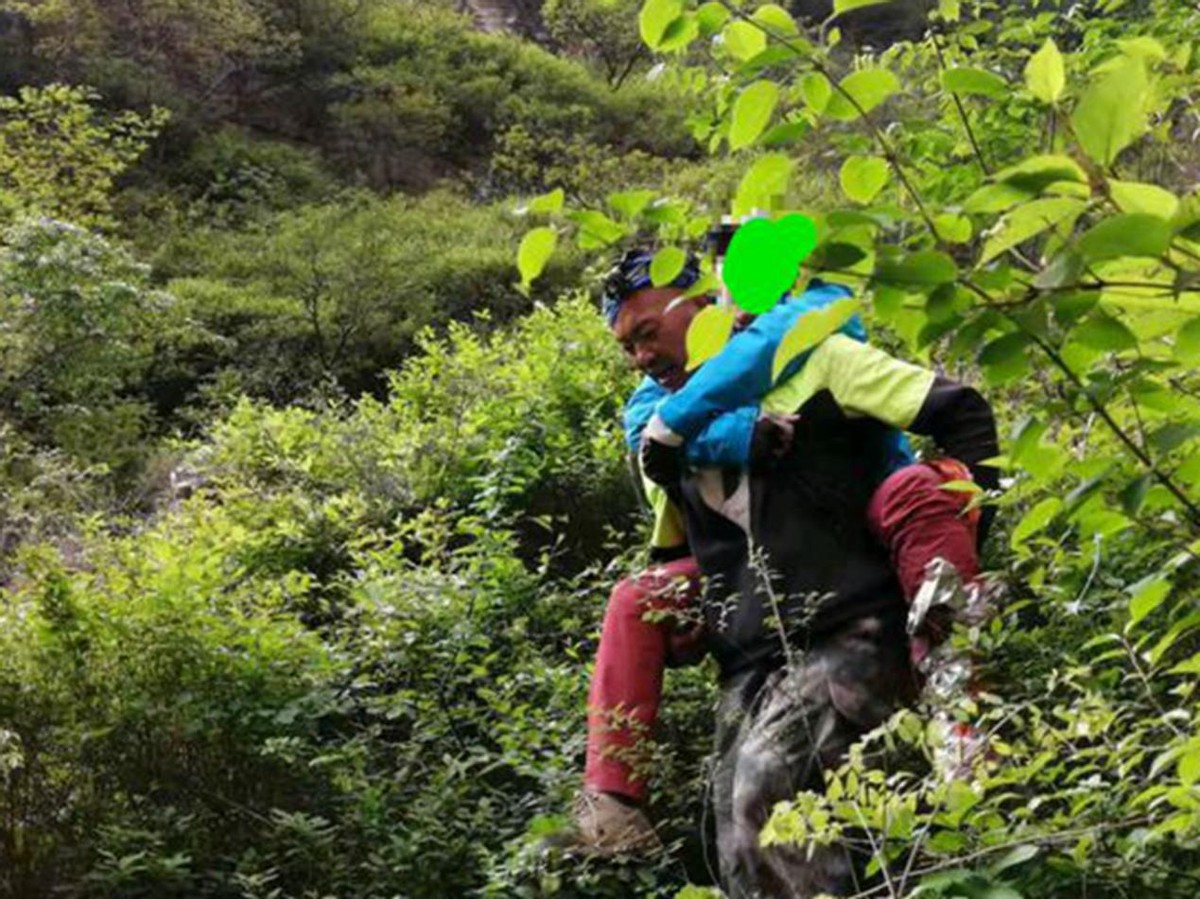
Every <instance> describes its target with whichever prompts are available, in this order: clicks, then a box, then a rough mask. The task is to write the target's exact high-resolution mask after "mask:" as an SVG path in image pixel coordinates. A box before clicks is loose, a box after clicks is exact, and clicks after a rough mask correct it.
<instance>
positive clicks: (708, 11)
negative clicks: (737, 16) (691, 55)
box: [696, 0, 732, 37]
mask: <svg viewBox="0 0 1200 899" xmlns="http://www.w3.org/2000/svg"><path fill="white" fill-rule="evenodd" d="M730 15H732V13H730V12H729V10H728V9H726V8H725V7H724V6H722V5H721V4H720V3H717V2H716V0H712V2H710V3H705V4H704V5H703V6H701V7H700V8H699V9H697V10H696V24H697V25H698V26H699V28H700V34H701V36H703V37H711V36H712V35H714V34H716V33H717V32H718V31H720V30H721V28H722V27H723V26H724V25H725V23H726V22H728V21H729V17H730Z"/></svg>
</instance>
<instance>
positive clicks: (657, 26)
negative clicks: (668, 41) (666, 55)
mask: <svg viewBox="0 0 1200 899" xmlns="http://www.w3.org/2000/svg"><path fill="white" fill-rule="evenodd" d="M681 15H683V0H646V2H645V3H643V4H642V11H641V13H639V14H638V31H639V33H640V34H641V36H642V40H643V41H644V42H645V44H646V46H647V47H649V48H650V49H651V50H657V49H658V45H659V43H660V42H661V41H662V39H663V36H664V35H665V34H666V33H667V28H668V27H670V25H671V23H672V22H674V21H675V20H676V19H678V18H679V17H680V16H681Z"/></svg>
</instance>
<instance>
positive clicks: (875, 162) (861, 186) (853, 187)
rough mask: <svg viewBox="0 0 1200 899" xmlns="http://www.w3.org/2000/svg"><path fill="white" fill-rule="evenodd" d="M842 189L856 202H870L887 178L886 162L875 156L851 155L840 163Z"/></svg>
mask: <svg viewBox="0 0 1200 899" xmlns="http://www.w3.org/2000/svg"><path fill="white" fill-rule="evenodd" d="M839 180H840V181H841V184H842V190H843V191H844V192H845V194H846V196H847V197H849V198H850V199H851V200H853V201H854V202H856V203H870V202H871V201H872V200H874V199H875V195H876V194H878V193H879V191H880V190H882V189H883V186H884V185H885V184H887V180H888V164H887V162H886V161H885V160H883V159H880V158H879V157H877V156H851V157H850V158H849V159H847V160H846V161H845V162H844V163H843V164H842V171H841V174H840V176H839Z"/></svg>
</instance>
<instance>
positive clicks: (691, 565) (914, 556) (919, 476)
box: [584, 460, 979, 802]
mask: <svg viewBox="0 0 1200 899" xmlns="http://www.w3.org/2000/svg"><path fill="white" fill-rule="evenodd" d="M965 472H966V469H965V468H964V467H963V466H962V465H961V464H960V463H957V462H953V461H951V460H947V461H944V462H933V463H922V464H918V465H909V466H907V467H905V468H902V469H900V470H899V471H897V472H895V473H894V474H892V475H891V476H890V477H888V478H887V480H885V481H884V482H883V483H882V484H881V485H880V486H879V489H878V490H876V491H875V495H874V496H873V497H872V499H871V502H870V504H869V506H868V508H867V518H868V522H869V524H870V527H871V530H872V531H873V532H874V533H875V534H876V536H878V537H879V539H880V541H881V542H882V543H883V544H884V545H885V546H887V547H888V549H889V551H890V553H891V557H892V564H893V566H894V567H895V569H896V575H897V577H898V579H899V581H900V586H901V588H902V589H903V591H904V597H905V599H908V600H911V599H912V598H913V596H914V595H915V594H916V592H917V589H918V588H919V587H920V586H921V582H922V580H923V579H924V576H925V565H926V564H927V563H928V562H930V561H932V560H933V559H934V558H936V557H938V556H941V557H942V558H943V559H945V560H946V561H948V562H950V563H952V564H953V565H954V567H955V568H957V569H958V572H959V574H960V575H961V576H962V579H963V582H964V583H966V582H970V581H971V580H973V579H974V578H975V577H976V576H977V575H978V574H979V560H978V555H977V552H976V547H975V538H976V521H977V518H978V516H977V515H965V514H964V513H963V506H964V504H965V497H966V496H967V494H964V493H959V492H951V491H947V490H943V489H941V485H942V484H944V483H945V482H946V481H949V480H958V479H966V478H967V477H969V475H967V474H966V473H965ZM699 593H700V571H699V569H698V568H697V566H696V560H695V559H693V558H690V557H689V558H686V559H679V560H678V561H675V562H670V563H668V564H666V565H657V566H654V567H652V568H649V569H647V570H646V571H643V572H641V573H640V574H636V575H634V576H632V577H628V578H625V579H624V580H622V581H621V582H620V583H618V584H617V586H616V587H615V588H614V589H613V592H612V595H611V596H610V597H609V600H608V606H607V608H606V609H605V612H604V625H603V628H602V630H601V633H600V646H599V648H598V651H597V654H596V667H595V670H594V673H593V675H592V687H591V692H590V694H589V696H588V739H587V765H586V768H585V770H584V786H585V787H586V788H587V789H589V790H598V791H602V792H606V793H617V794H620V795H622V796H625V797H628V798H629V799H632V800H634V801H638V802H640V801H642V800H643V799H644V798H645V796H646V790H647V782H646V773H647V772H646V770H645V768H646V762H647V761H648V758H647V749H648V743H647V742H645V741H644V740H643V738H644V737H647V736H649V733H650V731H651V730H652V729H653V727H654V722H655V720H656V719H657V717H658V707H659V704H660V702H661V701H662V682H663V671H664V669H665V668H666V666H667V663H668V662H669V661H672V660H679V659H682V658H686V657H687V656H688V655H689V654H691V653H692V652H693V651H694V649H695V647H696V646H698V644H699V642H700V640H701V639H702V633H701V631H700V629H699V628H698V626H697V624H696V622H697V621H698V620H699V617H698V615H696V613H695V612H694V611H691V614H690V615H689V611H690V610H693V609H694V606H695V601H696V599H697V597H698V596H699Z"/></svg>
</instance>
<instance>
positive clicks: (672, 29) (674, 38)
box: [656, 13, 700, 53]
mask: <svg viewBox="0 0 1200 899" xmlns="http://www.w3.org/2000/svg"><path fill="white" fill-rule="evenodd" d="M699 36H700V23H699V21H698V20H697V19H696V16H695V15H694V14H693V13H684V14H683V15H682V16H680V17H679V18H678V19H676V20H675V21H674V22H672V23H671V24H670V25H668V26H667V30H666V31H664V32H663V36H662V38H660V39H659V42H658V47H657V48H656V49H657V50H658V52H659V53H672V52H674V51H676V50H683V49H684V48H686V47H687V46H688V45H689V44H691V42H692V41H694V40H695V39H696V38H697V37H699Z"/></svg>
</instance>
